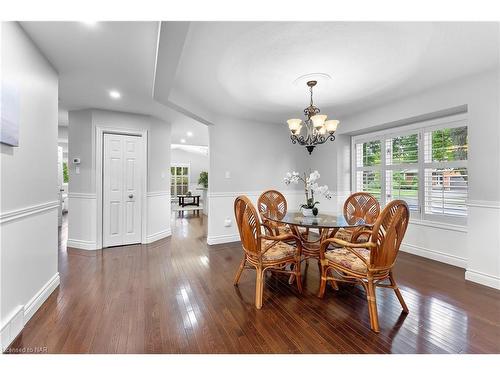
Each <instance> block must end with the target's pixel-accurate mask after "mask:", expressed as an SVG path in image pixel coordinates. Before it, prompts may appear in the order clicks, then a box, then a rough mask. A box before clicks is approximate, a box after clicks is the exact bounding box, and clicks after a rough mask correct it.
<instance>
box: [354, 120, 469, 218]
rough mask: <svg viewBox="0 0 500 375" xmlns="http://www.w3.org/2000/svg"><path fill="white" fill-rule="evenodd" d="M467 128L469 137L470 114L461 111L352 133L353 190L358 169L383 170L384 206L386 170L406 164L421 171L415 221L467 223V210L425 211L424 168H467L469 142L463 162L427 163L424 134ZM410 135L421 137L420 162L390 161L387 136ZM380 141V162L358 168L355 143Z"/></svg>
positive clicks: (412, 213) (384, 199)
mask: <svg viewBox="0 0 500 375" xmlns="http://www.w3.org/2000/svg"><path fill="white" fill-rule="evenodd" d="M464 126H465V127H467V136H469V133H468V128H469V123H468V116H467V114H458V115H453V116H447V117H443V118H438V119H433V120H428V121H421V122H416V123H413V124H409V125H402V126H398V127H393V128H388V129H384V130H379V131H375V132H370V133H364V134H359V135H353V136H351V190H356V189H357V172H359V171H365V170H368V171H380V185H381V189H380V196H381V199H380V205H381V207H385V205H386V204H387V203H388V202H389V201H390V197H388V191H387V181H386V177H387V173H386V172H387V171H388V170H393V171H401V170H403V169H405V167H407V169H416V170H417V173H418V194H417V197H418V209H417V210H411V211H410V218H411V220H412V221H422V222H437V223H446V224H452V225H457V226H465V225H466V224H467V217H468V213H467V212H466V214H465V215H464V216H458V215H457V216H453V215H443V214H438V213H426V212H425V198H426V197H425V169H429V168H443V167H445V168H450V167H452V168H467V174H468V175H469V170H468V159H469V155H470V142H467V148H468V149H467V160H460V161H444V162H442V161H441V162H425V155H424V152H425V149H424V147H425V146H424V134H425V133H427V132H431V131H436V130H440V129H446V128H459V127H464ZM411 134H417V139H418V160H417V163H398V164H389V165H388V164H387V153H386V142H387V140H388V139H391V138H394V137H401V136H407V135H411ZM372 141H380V142H381V155H380V165H377V166H368V167H357V153H356V151H357V150H356V145H357V144H360V143H364V142H372ZM469 189H470V178H468V180H467V193H468V192H469Z"/></svg>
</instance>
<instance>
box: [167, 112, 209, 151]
mask: <svg viewBox="0 0 500 375" xmlns="http://www.w3.org/2000/svg"><path fill="white" fill-rule="evenodd" d="M170 119H171V122H172V135H171V142H172V143H179V144H180V143H181V139H184V140H185V141H186V143H185V144H186V145H196V146H208V126H207V125H204V124H201V123H199V122H198V121H195V120H193V119H191V118H189V117H187V116H184V115H181V114H179V113H178V114H172V116H171V117H170ZM187 132H192V133H193V135H192V136H191V137H190V136H188V135H187Z"/></svg>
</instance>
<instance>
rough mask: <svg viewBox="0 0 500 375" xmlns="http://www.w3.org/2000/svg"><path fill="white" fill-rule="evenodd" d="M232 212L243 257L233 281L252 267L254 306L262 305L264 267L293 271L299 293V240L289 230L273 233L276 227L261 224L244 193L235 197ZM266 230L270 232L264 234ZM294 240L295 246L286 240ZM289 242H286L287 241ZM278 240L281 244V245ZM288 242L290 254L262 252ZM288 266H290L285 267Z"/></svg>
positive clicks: (286, 271)
mask: <svg viewBox="0 0 500 375" xmlns="http://www.w3.org/2000/svg"><path fill="white" fill-rule="evenodd" d="M234 214H235V217H236V223H237V225H238V230H239V233H240V238H241V245H242V247H243V251H244V254H243V259H242V260H241V263H240V266H239V268H238V271H237V272H236V275H235V277H234V285H235V286H237V285H238V282H239V280H240V277H241V274H242V272H243V270H244V269H255V271H256V273H257V275H256V283H255V307H256V308H257V309H260V308H262V298H263V289H264V276H265V273H266V271H272V272H276V273H285V274H289V275H293V276H294V279H295V281H296V283H297V289H298V291H299V293H302V278H301V275H300V261H301V249H302V246H301V243H300V240H299V238H297V237H296V236H295V235H293V234H292V233H287V234H282V235H275V234H274V233H275V231H273V229H272V228H271V227H269V226H267V225H266V224H262V223H261V220H260V217H259V215H258V213H257V210H256V209H255V207H254V206H253V204H252V202H251V201H250V199H248V197H246V196H239V197H237V198H236V200H235V201H234ZM263 232H267V233H269V235H265V234H263ZM262 240H268V241H269V242H271V243H270V244H268V245H266V246H265V247H263V246H262V245H263V241H262ZM290 241H295V248H293V247H292V246H291V245H289V244H288V243H289V242H290ZM287 242H288V243H287ZM280 243H281V245H280ZM285 245H286V246H289V247H290V248H293V249H294V251H293V254H290V255H287V256H284V257H280V258H275V259H271V260H270V259H266V257H265V254H266V252H268V251H269V250H270V249H272V248H273V246H285ZM288 266H290V267H289V268H290V269H287V267H288Z"/></svg>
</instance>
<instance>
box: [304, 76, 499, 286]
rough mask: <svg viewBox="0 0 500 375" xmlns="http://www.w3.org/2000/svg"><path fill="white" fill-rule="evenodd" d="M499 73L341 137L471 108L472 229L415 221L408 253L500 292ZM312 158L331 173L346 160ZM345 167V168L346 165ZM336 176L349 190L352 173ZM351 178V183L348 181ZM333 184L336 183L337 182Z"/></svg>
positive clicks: (355, 122)
mask: <svg viewBox="0 0 500 375" xmlns="http://www.w3.org/2000/svg"><path fill="white" fill-rule="evenodd" d="M499 103H500V97H499V70H498V69H496V70H492V71H488V72H484V73H481V74H477V75H474V76H470V77H466V78H463V79H461V80H456V81H454V82H451V83H449V84H447V85H442V86H440V87H435V88H432V89H430V90H427V91H425V92H422V93H419V94H416V95H412V96H409V97H406V98H402V99H400V100H397V101H394V102H391V103H388V104H386V105H382V106H379V107H376V108H373V109H371V110H367V111H364V112H361V113H358V114H355V115H352V116H350V117H347V118H343V119H341V120H342V121H341V125H340V126H339V133H340V134H344V135H348V134H350V133H353V132H360V131H362V132H369V131H370V130H373V129H375V128H376V129H379V128H380V127H384V124H390V123H392V122H397V121H399V120H403V119H407V118H411V117H415V116H420V115H423V114H427V113H433V112H438V111H441V110H444V109H448V108H453V107H458V106H463V105H467V108H468V127H469V128H468V134H469V160H468V174H469V212H468V225H467V226H466V227H465V228H456V227H453V226H449V225H441V226H440V225H436V226H429V225H427V224H426V223H417V222H415V221H413V223H412V224H411V225H410V227H409V229H408V234H407V235H406V238H405V243H406V244H405V247H404V250H406V251H409V252H412V253H416V254H418V255H422V256H426V257H429V258H432V259H436V260H439V261H443V262H447V263H450V264H454V265H457V266H461V267H464V268H465V267H466V268H467V272H466V277H467V279H469V280H474V281H478V282H481V283H483V284H486V285H489V286H493V287H496V288H500V234H499V233H500V209H499V207H500V151H499V149H500V143H499V139H500V126H499V125H500V124H499ZM318 151H319V152H316V151H315V152H314V153H313V159H312V160H313V165H314V166H317V168H318V169H319V170H320V171H326V170H328V168H330V167H331V165H335V164H336V165H337V166H338V164H339V162H340V159H344V158H346V155H347V154H345V153H344V152H338V149H336V148H332V147H323V148H322V149H321V150H318ZM341 164H342V163H341ZM341 170H342V172H341V173H340V175H339V174H338V173H339V172H337V175H335V174H332V177H336V178H339V180H344V181H345V182H341V181H337V182H336V183H337V184H339V183H340V184H341V185H345V186H348V181H349V180H350V174H347V173H345V170H346V169H345V168H342V169H341ZM346 179H347V180H346ZM332 182H333V181H332Z"/></svg>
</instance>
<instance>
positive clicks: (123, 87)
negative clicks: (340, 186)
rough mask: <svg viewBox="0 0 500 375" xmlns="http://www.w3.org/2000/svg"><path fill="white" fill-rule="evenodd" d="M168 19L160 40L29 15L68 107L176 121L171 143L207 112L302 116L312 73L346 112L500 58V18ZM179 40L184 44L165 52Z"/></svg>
mask: <svg viewBox="0 0 500 375" xmlns="http://www.w3.org/2000/svg"><path fill="white" fill-rule="evenodd" d="M170 24H171V23H169V22H166V23H164V26H165V25H166V28H163V26H162V29H164V31H165V34H168V35H169V37H170V39H168V38H166V39H164V40H163V39H162V40H160V41H159V40H158V39H159V38H158V32H159V22H98V23H97V24H96V25H95V26H93V27H89V26H87V25H86V24H84V23H82V22H22V23H21V25H22V27H23V28H24V29H25V30H26V31H27V33H28V34H29V35H30V37H31V38H32V39H33V40H34V42H35V43H36V44H37V45H38V46H39V48H40V49H41V50H42V52H43V53H44V54H45V55H46V56H47V58H48V59H49V60H50V61H51V63H52V64H53V65H54V67H55V68H56V69H57V71H58V72H59V96H60V105H61V107H62V108H65V109H67V110H72V109H82V108H102V109H110V110H118V111H127V112H134V113H143V114H150V115H153V116H156V117H159V118H162V119H164V120H167V121H169V122H171V123H172V124H173V134H172V141H173V142H176V140H177V139H179V140H180V138H181V137H184V135H185V133H186V132H187V131H188V130H189V129H190V127H193V129H196V128H197V126H204V125H200V124H199V122H198V121H196V120H201V121H203V120H206V117H204V113H205V114H206V113H208V114H210V113H212V114H222V115H231V116H235V117H238V118H247V119H252V120H259V121H266V122H275V123H280V124H282V123H284V121H285V120H286V119H288V118H290V117H296V116H302V109H303V108H305V107H306V106H307V105H308V101H309V98H308V91H307V87H306V86H305V84H304V82H301V83H300V84H294V83H293V82H294V80H295V79H296V78H297V77H299V76H301V75H304V74H308V73H315V72H319V73H326V74H328V75H330V76H331V77H332V79H331V80H329V81H323V80H322V79H319V84H318V86H317V87H316V88H315V104H316V105H317V106H319V107H320V108H321V109H322V112H324V113H326V114H329V115H330V117H334V118H338V119H340V120H342V117H343V116H346V115H348V114H349V113H352V112H357V111H360V110H362V109H363V108H367V107H370V106H373V105H376V104H379V103H382V102H384V101H389V100H392V99H394V98H397V97H400V96H405V95H408V94H411V93H412V92H416V91H421V90H423V89H426V88H429V87H432V86H435V85H438V84H440V83H444V82H446V81H450V80H453V79H456V78H458V77H461V76H466V75H470V74H474V73H476V72H480V71H483V70H486V69H490V68H493V67H494V66H495V65H498V55H499V40H498V38H499V33H498V24H497V23H474V22H455V23H442V22H441V23H430V22H420V23H416V22H414V23H388V22H377V23H374V22H191V24H190V25H188V26H189V31H188V32H187V33H186V32H184V33H182V32H179V33H178V35H177V33H172V32H171V30H170V28H169V27H168V25H170ZM177 26H179V27H177V29H182V27H181V26H182V25H180V24H179V25H177ZM173 29H175V27H174V28H173ZM181 31H182V30H181ZM186 35H187V36H186ZM162 38H163V34H162ZM172 38H174V40H171V39H172ZM176 38H177V39H179V40H178V41H177V39H176ZM183 38H185V40H180V39H183ZM174 42H175V43H174ZM169 45H170V47H171V49H177V50H178V51H179V52H178V53H170V54H169V53H163V54H162V53H161V52H162V51H163V50H162V48H167V49H168V48H169ZM157 46H159V48H160V52H158V51H157ZM166 52H168V51H166ZM157 55H158V56H160V57H162V58H161V59H159V60H158V66H156V75H157V76H158V77H159V76H160V75H161V74H160V73H162V72H167V71H169V72H171V74H172V75H173V76H175V77H174V78H172V79H170V78H169V80H165V82H167V81H168V82H170V81H171V83H170V85H172V87H163V86H165V84H164V81H161V82H160V81H158V82H157V84H159V83H161V89H162V90H163V92H165V93H166V96H164V97H163V98H162V100H161V101H162V103H159V102H158V101H156V100H155V99H154V98H153V84H154V82H153V81H154V78H155V64H156V56H157ZM165 56H166V58H163V57H165ZM179 59H180V60H179ZM174 60H175V61H174ZM173 67H175V69H174V68H173ZM303 81H305V80H303ZM167 86H168V85H167ZM111 89H115V90H118V91H120V92H121V94H122V98H121V99H120V100H113V99H111V98H110V97H109V95H108V91H109V90H111ZM165 98H167V99H165ZM157 99H158V98H157ZM158 100H159V99H158ZM169 102H170V103H169ZM177 106H181V107H182V108H181V109H183V110H184V111H181V112H183V114H181V113H179V112H176V111H175V110H174V109H179V108H178V107H177ZM172 108H173V109H172ZM189 116H191V117H192V118H190V117H189ZM197 116H198V117H197ZM65 121H66V122H67V120H66V118H65V117H64V116H60V123H61V125H64V122H65ZM207 122H210V119H208V120H207ZM193 132H194V133H195V134H196V138H195V137H193V139H191V140H188V139H187V138H186V140H187V141H188V143H190V144H197V145H206V144H208V135H207V133H206V134H203V135H202V134H201V133H203V132H201V131H198V130H196V131H193ZM198 133H200V138H197V137H198Z"/></svg>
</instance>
